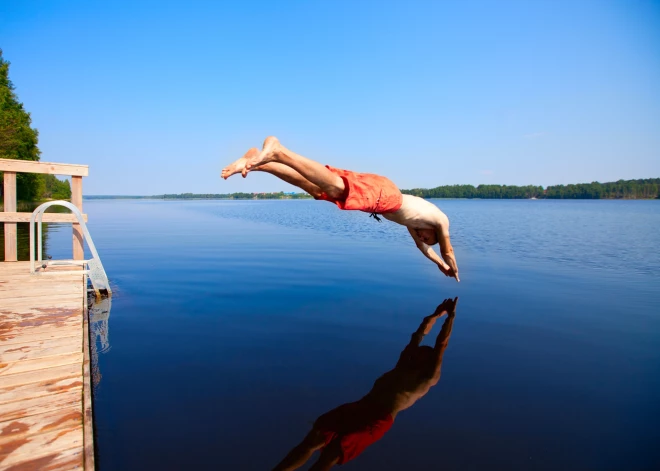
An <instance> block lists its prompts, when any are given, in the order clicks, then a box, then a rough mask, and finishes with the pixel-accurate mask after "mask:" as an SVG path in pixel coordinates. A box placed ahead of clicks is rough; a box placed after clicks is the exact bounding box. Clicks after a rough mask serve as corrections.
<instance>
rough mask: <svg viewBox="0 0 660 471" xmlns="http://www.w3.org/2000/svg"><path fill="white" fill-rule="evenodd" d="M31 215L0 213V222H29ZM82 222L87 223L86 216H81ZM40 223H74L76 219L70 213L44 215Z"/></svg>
mask: <svg viewBox="0 0 660 471" xmlns="http://www.w3.org/2000/svg"><path fill="white" fill-rule="evenodd" d="M31 216H32V213H9V212H7V211H5V212H4V213H0V222H30V217H31ZM83 220H84V221H85V222H87V215H86V214H83ZM41 221H42V222H76V221H78V218H76V217H75V216H74V215H73V214H71V213H44V214H43V216H42V218H41Z"/></svg>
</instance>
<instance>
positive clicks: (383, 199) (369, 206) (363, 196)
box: [317, 165, 403, 214]
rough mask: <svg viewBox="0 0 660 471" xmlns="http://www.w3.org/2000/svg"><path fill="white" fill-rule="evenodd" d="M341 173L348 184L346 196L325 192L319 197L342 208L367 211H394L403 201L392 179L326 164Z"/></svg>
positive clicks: (337, 173) (329, 168)
mask: <svg viewBox="0 0 660 471" xmlns="http://www.w3.org/2000/svg"><path fill="white" fill-rule="evenodd" d="M326 167H327V168H328V170H330V171H331V172H332V173H334V174H335V175H339V176H340V177H341V178H342V180H344V185H346V192H345V193H344V194H345V195H346V197H345V198H341V199H334V198H330V197H329V196H328V195H326V194H325V193H323V194H322V195H321V196H320V197H318V198H317V199H319V200H325V201H330V202H332V203H335V204H336V205H337V206H339V208H340V209H354V210H359V211H366V212H367V213H378V214H383V213H393V212H395V211H398V210H399V208H400V207H401V203H402V202H403V197H402V196H401V192H400V191H399V189H398V188H397V187H396V185H395V184H394V183H392V181H391V180H389V179H387V178H385V177H381V176H380V175H374V174H373V173H357V172H351V171H350V170H342V169H339V168H334V167H331V166H330V165H326Z"/></svg>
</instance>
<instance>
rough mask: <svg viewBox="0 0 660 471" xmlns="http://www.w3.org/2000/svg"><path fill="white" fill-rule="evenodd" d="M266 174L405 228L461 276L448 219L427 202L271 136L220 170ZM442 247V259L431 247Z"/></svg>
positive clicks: (434, 259) (426, 250)
mask: <svg viewBox="0 0 660 471" xmlns="http://www.w3.org/2000/svg"><path fill="white" fill-rule="evenodd" d="M251 171H260V172H267V173H270V174H272V175H275V176H276V177H278V178H280V179H281V180H284V181H285V182H287V183H290V184H292V185H295V186H297V187H298V188H300V189H302V190H304V191H306V192H307V193H309V194H310V195H311V196H313V197H314V198H315V199H317V200H326V201H330V202H332V203H335V204H336V205H337V206H338V207H339V208H340V209H345V210H358V211H364V212H367V213H371V214H372V215H373V216H374V217H375V218H376V220H378V221H380V218H379V217H378V215H382V216H383V217H384V218H385V219H388V220H390V221H392V222H396V223H397V224H401V225H402V226H406V228H407V229H408V232H410V235H411V236H412V238H413V240H414V241H415V245H416V246H417V248H418V249H419V250H420V251H421V252H422V254H424V256H425V257H426V258H428V259H429V260H431V261H432V262H433V263H435V264H436V265H437V266H438V268H439V269H440V271H441V272H442V273H444V274H445V275H446V276H449V277H452V278H455V279H456V281H460V279H459V277H458V265H457V264H456V257H455V256H454V249H453V247H452V245H451V241H450V240H449V219H448V218H447V216H446V215H445V214H444V213H443V212H442V211H440V209H438V207H437V206H435V205H434V204H432V203H430V202H428V201H426V200H425V199H423V198H419V197H417V196H412V195H402V194H401V192H400V191H399V189H398V188H397V187H396V185H395V184H394V183H392V181H390V180H389V179H387V178H385V177H382V176H380V175H374V174H371V173H357V172H352V171H350V170H341V169H338V168H334V167H331V166H329V165H322V164H320V163H318V162H315V161H313V160H310V159H308V158H306V157H303V156H302V155H298V154H296V153H295V152H292V151H290V150H289V149H287V148H286V147H284V146H283V145H281V144H280V142H279V141H278V140H277V138H275V137H272V136H271V137H267V138H266V140H265V141H264V145H263V148H262V150H261V151H259V150H258V149H257V148H254V147H253V148H251V149H250V150H248V151H247V152H246V153H245V155H243V157H241V158H240V159H238V160H236V161H235V162H233V163H232V164H230V165H228V166H227V167H225V168H224V169H223V170H222V178H224V179H225V180H226V179H227V178H229V177H230V176H232V175H235V174H237V173H240V174H242V175H243V178H245V177H246V176H247V174H248V173H249V172H251ZM435 244H439V245H440V255H441V257H440V256H438V254H437V253H436V252H435V251H434V250H433V248H432V246H433V245H435Z"/></svg>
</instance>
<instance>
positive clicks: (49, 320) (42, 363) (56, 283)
mask: <svg viewBox="0 0 660 471" xmlns="http://www.w3.org/2000/svg"><path fill="white" fill-rule="evenodd" d="M0 171H4V203H5V204H4V211H5V212H0V222H4V223H5V224H4V226H5V227H4V232H5V260H7V261H5V262H0V470H12V471H17V470H68V469H85V470H93V469H94V439H93V437H94V435H93V421H92V389H91V387H92V386H91V384H92V382H91V376H90V347H89V325H88V312H87V275H85V274H84V272H83V271H82V269H81V268H79V269H72V267H66V268H64V267H63V268H56V267H49V268H47V269H46V270H42V273H39V274H34V275H31V274H30V266H29V265H30V263H29V262H26V261H15V260H16V224H15V223H16V222H25V221H29V213H17V212H15V209H16V202H15V198H16V172H22V171H23V172H32V173H57V174H61V173H64V174H68V175H73V179H72V181H74V184H73V185H72V189H73V192H74V195H73V196H72V201H73V202H74V204H76V206H78V207H79V208H80V209H82V176H85V175H87V167H86V166H72V165H66V164H46V163H41V162H19V163H18V164H17V163H16V161H7V160H3V159H0ZM48 220H49V222H71V221H72V218H71V215H69V214H51V215H49V218H48ZM73 253H74V259H78V260H80V259H82V257H83V245H82V237H81V233H80V227H79V225H78V224H74V227H73ZM60 270H67V273H55V272H56V271H60ZM72 270H73V271H72Z"/></svg>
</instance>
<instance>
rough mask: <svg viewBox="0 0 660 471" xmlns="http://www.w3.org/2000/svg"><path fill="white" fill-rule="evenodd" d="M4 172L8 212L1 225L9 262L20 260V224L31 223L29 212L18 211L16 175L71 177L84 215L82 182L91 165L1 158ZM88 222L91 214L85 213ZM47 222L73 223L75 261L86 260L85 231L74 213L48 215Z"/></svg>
mask: <svg viewBox="0 0 660 471" xmlns="http://www.w3.org/2000/svg"><path fill="white" fill-rule="evenodd" d="M0 172H4V212H0V222H4V223H5V262H15V261H17V260H18V251H17V234H16V223H18V222H28V223H29V222H30V216H32V213H29V212H16V174H17V173H41V174H50V175H65V176H70V177H71V203H72V204H73V205H74V206H76V207H77V208H78V209H79V210H80V212H82V209H83V207H82V179H83V177H86V176H87V175H89V167H88V166H87V165H76V164H60V163H52V162H37V161H31V160H12V159H0ZM83 218H84V220H85V222H86V221H87V215H86V214H83ZM43 222H70V223H73V259H74V260H83V259H84V247H83V232H82V229H81V227H80V224H78V223H77V219H76V217H75V215H73V214H61V213H45V214H44V215H43Z"/></svg>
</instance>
